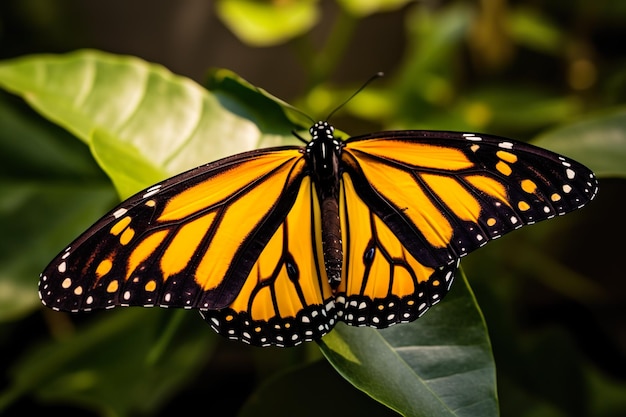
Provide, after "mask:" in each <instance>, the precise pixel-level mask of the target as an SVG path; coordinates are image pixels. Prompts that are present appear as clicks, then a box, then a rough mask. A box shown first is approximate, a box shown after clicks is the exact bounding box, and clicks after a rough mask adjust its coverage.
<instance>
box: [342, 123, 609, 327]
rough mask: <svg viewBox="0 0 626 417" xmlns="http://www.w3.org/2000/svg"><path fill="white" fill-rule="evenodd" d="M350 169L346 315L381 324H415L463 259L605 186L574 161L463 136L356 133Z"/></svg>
mask: <svg viewBox="0 0 626 417" xmlns="http://www.w3.org/2000/svg"><path fill="white" fill-rule="evenodd" d="M342 170H343V175H342V184H343V187H342V202H341V207H342V215H341V218H342V229H343V247H344V269H343V278H342V284H341V287H340V288H339V291H338V296H337V299H338V301H339V302H340V303H341V304H342V305H345V307H344V309H343V310H340V311H339V315H340V318H341V319H342V320H344V321H346V322H347V323H349V324H353V325H369V326H374V327H379V328H384V327H387V326H390V325H392V324H395V323H399V322H406V321H411V320H414V319H415V318H417V317H419V316H420V315H421V314H423V313H424V312H425V311H426V309H427V308H428V307H429V306H431V305H432V304H434V303H436V302H438V301H439V300H441V298H442V297H443V296H444V295H445V294H446V293H447V291H448V289H449V288H450V285H451V283H452V279H453V277H454V272H455V270H456V268H457V265H458V260H459V258H461V257H462V256H465V255H466V254H468V253H469V252H471V251H473V250H475V249H477V248H479V247H481V246H483V245H484V244H486V243H487V242H488V241H489V240H492V239H496V238H498V237H500V236H502V235H503V234H505V233H508V232H510V231H512V230H514V229H517V228H519V227H522V226H523V225H526V224H532V223H535V222H537V221H540V220H544V219H549V218H551V217H554V216H556V215H562V214H565V213H567V212H569V211H572V210H574V209H577V208H580V207H582V206H583V205H584V204H585V203H587V202H588V201H589V200H591V199H592V198H593V197H594V196H595V194H596V192H597V181H596V179H595V177H594V175H593V173H592V172H591V171H590V170H589V169H587V168H586V167H584V166H583V165H581V164H579V163H577V162H575V161H573V160H570V159H567V158H565V157H563V156H560V155H557V154H554V153H552V152H550V151H547V150H545V149H541V148H537V147H535V146H532V145H529V144H524V143H521V142H515V141H511V140H509V139H505V138H501V137H496V136H489V135H477V134H463V133H457V132H439V131H395V132H382V133H375V134H370V135H366V136H361V137H355V138H351V139H348V140H347V141H346V142H345V147H344V149H343V152H342Z"/></svg>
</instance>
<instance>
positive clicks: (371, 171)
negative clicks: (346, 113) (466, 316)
mask: <svg viewBox="0 0 626 417" xmlns="http://www.w3.org/2000/svg"><path fill="white" fill-rule="evenodd" d="M310 133H311V140H310V141H309V142H308V144H307V145H306V146H304V147H296V146H285V147H278V148H269V149H261V150H256V151H250V152H245V153H242V154H238V155H234V156H232V157H228V158H224V159H222V160H219V161H216V162H212V163H209V164H206V165H204V166H201V167H198V168H195V169H193V170H190V171H188V172H185V173H182V174H179V175H177V176H175V177H172V178H170V179H168V180H165V181H163V182H161V183H160V184H157V185H155V186H152V187H150V188H147V189H146V190H143V191H141V192H139V193H138V194H136V195H135V196H133V197H131V198H129V199H128V200H126V201H125V202H123V203H122V204H121V205H119V206H118V207H116V208H114V209H113V210H111V212H109V213H108V214H106V215H105V216H104V217H103V218H102V219H100V220H99V221H98V222H96V223H95V224H94V225H93V226H92V227H91V228H90V229H89V230H87V231H86V232H85V233H84V234H83V235H82V236H80V237H79V238H78V239H76V240H75V241H74V242H73V243H72V244H70V245H69V246H68V247H67V248H66V249H65V250H64V251H63V252H61V254H59V255H58V256H57V257H56V258H55V259H54V260H53V261H52V262H51V263H50V265H48V267H47V268H46V269H45V270H44V272H43V273H42V275H41V279H40V286H39V292H40V297H41V299H42V301H43V302H44V304H46V305H47V306H49V307H51V308H53V309H56V310H65V311H72V312H76V311H85V310H92V309H98V308H111V307H115V306H127V305H137V306H155V305H156V306H163V307H182V308H195V309H198V310H200V311H201V314H202V316H203V318H204V319H205V320H206V321H207V322H208V323H209V325H210V326H211V327H212V328H213V329H214V330H216V331H217V332H218V333H220V334H222V335H224V336H226V337H228V338H231V339H236V340H241V341H243V342H246V343H250V344H254V345H260V346H268V345H276V346H293V345H297V344H299V343H302V342H303V341H310V340H316V339H319V338H320V337H322V336H323V335H324V334H326V333H328V332H329V331H330V330H331V329H332V328H333V326H334V325H335V324H336V323H337V322H338V321H344V322H345V323H347V324H350V325H355V326H372V327H376V328H385V327H388V326H390V325H393V324H396V323H405V322H410V321H412V320H415V319H416V318H418V317H420V316H421V315H422V314H424V313H425V312H426V311H427V310H428V309H429V308H430V307H431V306H432V305H434V304H436V303H438V302H439V301H440V300H441V299H442V297H443V296H444V295H445V294H446V293H447V291H448V289H449V288H450V285H451V284H452V281H453V278H454V274H455V271H456V269H457V267H458V263H459V259H460V258H461V257H463V256H465V255H466V254H468V253H469V252H471V251H473V250H475V249H477V248H479V247H481V246H483V245H484V244H485V243H487V242H488V241H489V240H493V239H496V238H498V237H500V236H502V235H503V234H505V233H508V232H510V231H512V230H515V229H517V228H519V227H521V226H523V225H525V224H532V223H534V222H537V221H540V220H544V219H548V218H551V217H554V216H556V215H561V214H564V213H567V212H569V211H572V210H574V209H577V208H579V207H582V206H583V205H584V204H585V203H587V202H588V201H589V200H591V199H592V198H593V197H594V196H595V194H596V192H597V182H596V180H595V177H594V176H593V174H592V173H591V171H589V170H588V169H587V168H586V167H584V166H583V165H581V164H579V163H577V162H575V161H572V160H570V159H568V158H565V157H563V156H560V155H557V154H554V153H552V152H549V151H546V150H543V149H540V148H537V147H534V146H532V145H528V144H524V143H520V142H514V141H511V140H509V139H505V138H501V137H497V136H489V135H478V134H469V133H459V132H436V131H395V132H379V133H374V134H369V135H364V136H359V137H353V138H349V139H347V140H345V141H343V140H339V139H337V138H335V136H334V132H333V129H332V127H331V126H330V125H329V124H327V123H326V122H319V123H316V124H315V125H314V126H313V127H312V128H311V130H310Z"/></svg>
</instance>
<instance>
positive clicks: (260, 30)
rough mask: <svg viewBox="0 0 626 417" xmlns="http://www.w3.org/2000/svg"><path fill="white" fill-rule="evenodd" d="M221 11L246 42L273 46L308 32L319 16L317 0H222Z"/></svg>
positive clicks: (230, 26)
mask: <svg viewBox="0 0 626 417" xmlns="http://www.w3.org/2000/svg"><path fill="white" fill-rule="evenodd" d="M217 14H218V16H219V18H220V19H221V20H222V22H224V24H225V25H226V26H227V27H228V28H229V29H230V30H231V31H232V32H233V33H234V34H235V35H236V36H237V37H238V38H239V39H240V40H241V41H242V42H244V43H247V44H248V45H252V46H272V45H276V44H279V43H283V42H285V41H287V40H289V39H292V38H294V37H296V36H299V35H302V34H304V33H306V32H308V31H309V30H310V29H311V28H312V27H313V26H314V25H315V24H316V23H317V20H318V18H319V13H318V6H317V1H314V0H299V1H280V2H259V1H253V0H222V1H219V2H218V3H217Z"/></svg>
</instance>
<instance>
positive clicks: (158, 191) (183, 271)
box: [39, 147, 305, 311]
mask: <svg viewBox="0 0 626 417" xmlns="http://www.w3.org/2000/svg"><path fill="white" fill-rule="evenodd" d="M304 168H305V163H304V159H303V157H302V154H301V152H300V150H299V148H294V147H286V148H275V149H270V150H264V151H252V152H248V153H244V154H240V155H236V156H234V157H230V158H226V159H223V160H221V161H218V162H216V163H211V164H208V165H206V166H203V167H199V168H196V169H194V170H191V171H188V172H186V173H183V174H180V175H178V176H176V177H173V178H171V179H168V180H166V181H164V182H162V183H160V184H158V185H155V186H153V187H150V188H148V189H146V190H144V191H142V192H140V193H138V194H136V195H135V196H133V197H131V198H130V199H128V200H126V201H125V202H124V203H122V204H121V205H120V206H118V207H117V208H115V209H113V210H112V211H111V212H110V213H108V214H107V215H105V216H104V217H103V218H102V219H101V220H99V221H98V222H97V223H96V224H95V225H94V226H92V227H91V228H90V229H89V230H88V231H87V232H85V233H84V234H83V235H82V236H81V237H79V238H78V239H77V240H76V241H74V242H73V243H72V244H71V245H70V246H68V247H67V248H66V249H65V250H64V251H63V252H62V253H61V254H60V255H59V256H58V257H57V258H56V259H54V260H53V261H52V262H51V263H50V265H48V267H47V268H46V269H45V270H44V272H43V273H42V276H41V280H40V287H39V292H40V297H41V299H42V301H43V302H44V304H46V305H47V306H49V307H52V308H54V309H57V310H65V311H84V310H91V309H97V308H110V307H115V306H118V305H141V306H153V305H159V306H168V307H185V308H201V309H211V308H214V309H219V308H222V307H225V306H227V305H229V304H230V303H231V302H232V301H233V300H234V299H235V298H236V297H237V296H238V295H239V294H240V291H241V289H242V287H243V286H244V283H245V280H246V278H247V277H248V274H249V273H250V271H251V270H252V268H253V265H254V264H255V262H256V261H257V258H258V257H259V255H260V254H261V252H262V251H263V250H264V248H265V246H266V243H267V242H268V241H269V240H270V238H271V237H272V235H273V234H274V232H275V230H276V229H277V228H278V227H279V226H280V225H281V224H283V220H284V218H285V216H286V215H287V213H288V212H289V210H290V209H291V206H292V205H293V203H294V201H295V199H296V196H297V193H298V192H299V189H300V183H301V181H302V179H303V177H304V175H305V174H304V172H305V170H304Z"/></svg>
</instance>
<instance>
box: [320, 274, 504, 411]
mask: <svg viewBox="0 0 626 417" xmlns="http://www.w3.org/2000/svg"><path fill="white" fill-rule="evenodd" d="M320 346H321V348H322V351H323V352H324V355H326V357H327V358H328V360H329V361H330V362H331V363H332V364H333V366H334V367H335V368H336V369H337V371H338V372H339V373H341V374H342V375H343V376H344V378H346V379H347V380H349V381H350V382H351V383H352V384H353V385H354V386H356V387H357V388H359V389H361V390H363V391H364V392H366V393H367V394H369V395H370V396H372V397H373V398H375V399H377V400H378V401H380V402H382V403H383V404H386V405H387V406H388V407H390V408H392V409H394V410H396V411H398V412H399V413H401V414H403V415H408V416H414V417H418V416H463V417H469V416H480V417H488V416H497V415H498V401H497V394H496V379H495V364H494V362H493V356H492V354H491V345H490V342H489V339H488V336H487V329H486V326H485V322H484V319H483V317H482V314H481V312H480V310H479V309H478V307H477V305H476V302H475V300H474V297H473V295H472V293H471V290H470V288H469V285H468V283H467V280H466V279H465V276H464V275H463V274H461V279H458V280H457V282H456V283H455V284H454V285H453V288H452V290H451V291H450V293H449V294H448V295H447V296H446V298H445V299H444V300H443V301H442V302H441V305H438V306H436V307H434V308H433V309H432V310H431V311H429V312H428V313H427V314H426V315H425V316H424V317H422V318H420V319H418V320H417V321H415V322H413V323H411V324H405V325H399V326H393V327H390V328H389V329H385V330H381V331H377V330H374V329H371V328H355V327H349V326H345V325H342V324H340V325H338V326H337V327H336V328H335V330H334V331H333V332H331V333H330V334H328V335H327V336H326V337H324V338H323V339H322V341H321V343H320Z"/></svg>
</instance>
